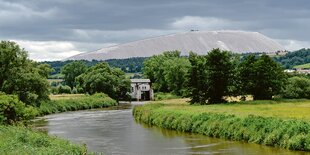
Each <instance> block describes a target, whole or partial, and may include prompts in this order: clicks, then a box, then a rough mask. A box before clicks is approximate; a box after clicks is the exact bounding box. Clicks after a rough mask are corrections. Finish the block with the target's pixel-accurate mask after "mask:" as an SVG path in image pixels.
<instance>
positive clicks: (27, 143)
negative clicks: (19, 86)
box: [0, 125, 87, 155]
mask: <svg viewBox="0 0 310 155" xmlns="http://www.w3.org/2000/svg"><path fill="white" fill-rule="evenodd" d="M0 154H8V155H16V154H23V155H27V154H29V155H33V154H53V155H57V154H59V155H60V154H77V155H78V154H80V155H83V154H87V150H86V147H85V146H80V145H76V144H72V143H70V142H69V141H67V140H63V139H59V138H56V137H51V136H48V135H46V134H44V133H38V132H34V131H31V130H30V129H27V128H24V127H16V126H2V125H0Z"/></svg>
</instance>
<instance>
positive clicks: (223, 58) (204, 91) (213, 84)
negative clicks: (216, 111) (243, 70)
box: [188, 49, 235, 104]
mask: <svg viewBox="0 0 310 155" xmlns="http://www.w3.org/2000/svg"><path fill="white" fill-rule="evenodd" d="M232 60H233V59H232V55H231V54H230V53H229V52H228V51H221V50H220V49H213V50H212V51H210V52H209V53H208V55H206V56H198V55H196V54H194V53H190V56H189V61H190V63H191V68H190V70H189V75H188V76H189V77H188V89H189V94H190V97H191V101H190V102H191V103H192V104H193V103H200V104H205V102H206V100H207V101H208V103H221V102H224V99H223V97H224V96H226V95H230V92H229V86H230V85H232V84H233V73H234V72H233V71H234V68H235V66H234V63H233V61H232Z"/></svg>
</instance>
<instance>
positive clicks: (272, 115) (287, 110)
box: [133, 99, 310, 151]
mask: <svg viewBox="0 0 310 155" xmlns="http://www.w3.org/2000/svg"><path fill="white" fill-rule="evenodd" d="M133 115H134V117H135V119H136V120H137V121H138V122H142V123H146V124H149V125H155V126H159V127H162V128H167V129H173V130H178V131H184V132H193V133H199V134H204V135H207V136H211V137H217V138H224V139H229V140H238V141H246V142H250V143H258V144H263V145H268V146H275V147H281V148H286V149H291V150H304V151H310V100H305V99H298V100H268V101H244V102H237V103H225V104H214V105H189V103H188V102H187V99H173V100H165V101H156V102H151V103H149V104H146V105H143V106H136V107H135V108H134V110H133Z"/></svg>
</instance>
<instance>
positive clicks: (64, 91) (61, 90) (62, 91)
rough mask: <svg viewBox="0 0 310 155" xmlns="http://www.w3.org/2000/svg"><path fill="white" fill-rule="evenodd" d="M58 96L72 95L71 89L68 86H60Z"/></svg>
mask: <svg viewBox="0 0 310 155" xmlns="http://www.w3.org/2000/svg"><path fill="white" fill-rule="evenodd" d="M58 94H71V88H70V87H69V86H67V85H64V86H63V85H59V86H58Z"/></svg>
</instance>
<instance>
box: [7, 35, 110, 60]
mask: <svg viewBox="0 0 310 155" xmlns="http://www.w3.org/2000/svg"><path fill="white" fill-rule="evenodd" d="M12 41H14V42H16V43H18V44H19V45H20V47H21V48H24V49H25V50H26V51H28V54H29V58H30V59H32V60H36V61H54V60H62V59H64V58H67V57H70V56H73V55H76V54H80V53H83V52H86V51H88V49H94V50H95V49H99V48H102V47H107V46H111V45H115V44H113V43H107V44H93V43H79V42H63V41H27V40H12ZM89 46H92V47H89Z"/></svg>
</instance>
